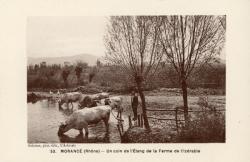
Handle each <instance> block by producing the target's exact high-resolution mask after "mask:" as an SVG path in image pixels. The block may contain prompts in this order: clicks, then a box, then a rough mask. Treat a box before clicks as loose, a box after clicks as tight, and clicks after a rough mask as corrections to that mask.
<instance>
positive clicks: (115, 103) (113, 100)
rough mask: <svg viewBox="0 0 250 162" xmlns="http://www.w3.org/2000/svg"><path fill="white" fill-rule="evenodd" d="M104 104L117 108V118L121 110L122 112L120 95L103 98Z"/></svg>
mask: <svg viewBox="0 0 250 162" xmlns="http://www.w3.org/2000/svg"><path fill="white" fill-rule="evenodd" d="M104 103H105V105H110V106H111V107H112V108H116V109H117V112H118V113H117V118H120V119H121V117H122V112H123V108H122V97H120V96H113V97H109V98H106V99H105V100H104Z"/></svg>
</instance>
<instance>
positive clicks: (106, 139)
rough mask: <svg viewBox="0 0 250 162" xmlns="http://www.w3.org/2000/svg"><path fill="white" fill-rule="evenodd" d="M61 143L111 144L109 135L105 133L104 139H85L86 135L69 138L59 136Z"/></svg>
mask: <svg viewBox="0 0 250 162" xmlns="http://www.w3.org/2000/svg"><path fill="white" fill-rule="evenodd" d="M59 140H60V142H61V143H110V137H109V134H107V133H105V135H104V136H102V137H89V138H85V137H84V135H82V134H78V135H77V136H75V137H69V136H68V135H65V134H63V135H61V136H59Z"/></svg>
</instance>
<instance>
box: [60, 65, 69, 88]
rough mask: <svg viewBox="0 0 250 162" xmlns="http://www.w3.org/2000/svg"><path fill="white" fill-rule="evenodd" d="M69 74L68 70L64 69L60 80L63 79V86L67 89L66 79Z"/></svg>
mask: <svg viewBox="0 0 250 162" xmlns="http://www.w3.org/2000/svg"><path fill="white" fill-rule="evenodd" d="M69 74H70V71H69V70H68V69H64V70H63V71H62V78H63V81H64V85H65V87H66V88H67V87H68V82H67V79H68V76H69Z"/></svg>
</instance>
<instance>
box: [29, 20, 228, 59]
mask: <svg viewBox="0 0 250 162" xmlns="http://www.w3.org/2000/svg"><path fill="white" fill-rule="evenodd" d="M106 23H107V17H97V16H92V17H91V16H88V17H83V16H81V17H80V16H73V17H62V16H58V17H52V16H47V17H29V18H28V20H27V55H28V57H60V56H72V55H77V54H83V53H86V54H92V55H96V56H98V57H101V56H104V54H105V47H104V44H103V36H104V34H105V28H106ZM220 57H221V58H222V59H225V50H224V49H223V51H222V52H221V56H220Z"/></svg>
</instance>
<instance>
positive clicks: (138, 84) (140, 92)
mask: <svg viewBox="0 0 250 162" xmlns="http://www.w3.org/2000/svg"><path fill="white" fill-rule="evenodd" d="M141 84H142V83H141V82H137V88H138V93H139V95H140V98H141V102H142V115H143V119H144V126H145V128H146V129H147V131H149V132H150V131H151V129H150V126H149V122H148V117H147V111H146V101H145V95H144V93H143V90H142V86H141Z"/></svg>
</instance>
